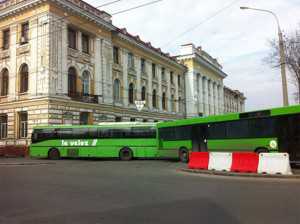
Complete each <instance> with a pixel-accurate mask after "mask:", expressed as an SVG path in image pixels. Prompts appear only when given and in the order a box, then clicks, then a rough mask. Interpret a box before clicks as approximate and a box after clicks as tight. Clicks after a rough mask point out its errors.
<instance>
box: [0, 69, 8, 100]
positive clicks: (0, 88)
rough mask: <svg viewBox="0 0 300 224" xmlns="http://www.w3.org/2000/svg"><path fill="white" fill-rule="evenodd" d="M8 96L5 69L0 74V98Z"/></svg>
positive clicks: (6, 71)
mask: <svg viewBox="0 0 300 224" xmlns="http://www.w3.org/2000/svg"><path fill="white" fill-rule="evenodd" d="M7 95H8V70H7V69H6V68H5V69H3V70H2V72H1V74H0V96H7Z"/></svg>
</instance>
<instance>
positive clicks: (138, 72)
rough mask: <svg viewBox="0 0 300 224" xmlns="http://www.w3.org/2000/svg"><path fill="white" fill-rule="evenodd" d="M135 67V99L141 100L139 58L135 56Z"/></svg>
mask: <svg viewBox="0 0 300 224" xmlns="http://www.w3.org/2000/svg"><path fill="white" fill-rule="evenodd" d="M134 63H135V68H136V79H137V80H136V81H137V82H136V99H137V100H141V99H142V86H141V78H142V74H141V58H140V57H138V56H136V57H135V59H134Z"/></svg>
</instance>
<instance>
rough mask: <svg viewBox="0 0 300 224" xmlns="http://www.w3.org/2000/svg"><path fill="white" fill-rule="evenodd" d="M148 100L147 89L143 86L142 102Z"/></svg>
mask: <svg viewBox="0 0 300 224" xmlns="http://www.w3.org/2000/svg"><path fill="white" fill-rule="evenodd" d="M145 100H146V87H145V86H143V87H142V101H145Z"/></svg>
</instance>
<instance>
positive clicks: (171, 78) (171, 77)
mask: <svg viewBox="0 0 300 224" xmlns="http://www.w3.org/2000/svg"><path fill="white" fill-rule="evenodd" d="M170 81H171V84H174V73H173V72H170Z"/></svg>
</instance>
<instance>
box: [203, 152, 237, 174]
mask: <svg viewBox="0 0 300 224" xmlns="http://www.w3.org/2000/svg"><path fill="white" fill-rule="evenodd" d="M231 163H232V156H231V153H225V152H211V153H209V164H208V169H209V170H216V171H230V167H231Z"/></svg>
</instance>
